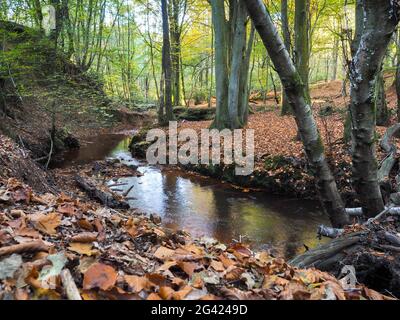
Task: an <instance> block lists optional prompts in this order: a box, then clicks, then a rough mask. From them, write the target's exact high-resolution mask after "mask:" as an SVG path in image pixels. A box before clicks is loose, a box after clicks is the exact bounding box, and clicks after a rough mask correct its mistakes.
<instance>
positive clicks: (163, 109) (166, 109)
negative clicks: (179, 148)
mask: <svg viewBox="0 0 400 320" xmlns="http://www.w3.org/2000/svg"><path fill="white" fill-rule="evenodd" d="M161 11H162V21H163V48H162V81H161V82H162V84H163V86H162V88H161V90H162V94H161V95H160V100H162V101H160V107H159V113H158V118H159V119H158V121H159V122H160V124H165V123H167V122H168V121H172V120H174V114H173V112H172V66H171V42H170V36H169V31H170V30H169V21H168V5H167V0H161Z"/></svg>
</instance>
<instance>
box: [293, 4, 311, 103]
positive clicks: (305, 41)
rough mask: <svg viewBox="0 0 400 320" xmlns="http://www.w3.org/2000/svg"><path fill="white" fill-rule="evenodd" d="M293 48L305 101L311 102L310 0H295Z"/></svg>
mask: <svg viewBox="0 0 400 320" xmlns="http://www.w3.org/2000/svg"><path fill="white" fill-rule="evenodd" d="M294 21H295V25H294V32H295V48H294V51H295V52H294V58H295V62H296V68H297V70H298V72H299V75H300V77H301V80H302V81H303V83H304V89H305V94H306V99H307V103H309V104H311V97H310V88H309V73H310V66H309V64H310V35H309V29H310V0H296V1H295V18H294Z"/></svg>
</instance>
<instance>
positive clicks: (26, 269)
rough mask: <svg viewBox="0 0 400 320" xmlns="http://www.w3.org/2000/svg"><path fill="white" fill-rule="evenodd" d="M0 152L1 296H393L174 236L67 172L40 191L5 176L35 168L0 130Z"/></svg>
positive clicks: (91, 177)
mask: <svg viewBox="0 0 400 320" xmlns="http://www.w3.org/2000/svg"><path fill="white" fill-rule="evenodd" d="M0 155H1V159H3V160H4V161H3V163H2V171H1V172H0V299H17V300H27V299H78V298H82V299H84V300H97V299H113V300H115V299H124V300H127V299H128V300H129V299H135V300H137V299H146V300H162V299H163V300H183V299H203V300H206V299H210V300H217V299H281V300H287V299H332V300H335V299H340V300H344V299H355V300H360V299H361V300H364V299H377V300H382V299H392V298H391V297H389V296H386V295H382V294H380V293H378V292H377V291H374V290H371V289H368V288H366V287H365V286H363V285H360V284H356V285H354V286H353V287H349V286H348V285H346V283H347V282H346V281H344V280H343V281H339V280H337V279H336V278H335V277H333V276H332V275H330V274H328V273H325V272H321V271H319V270H316V269H314V268H310V269H299V268H294V267H292V266H290V265H289V264H288V263H287V262H285V261H284V260H283V259H281V258H277V257H273V256H271V255H270V254H269V253H267V252H253V251H252V250H251V249H250V248H249V247H248V246H247V245H244V244H241V243H237V242H234V243H231V244H222V243H219V242H218V241H216V240H214V239H211V238H206V237H203V238H201V239H194V238H192V237H191V236H190V235H189V234H187V233H185V232H183V231H177V232H176V231H175V232H172V231H171V230H168V229H166V228H163V227H161V226H160V222H161V219H160V218H159V217H158V216H156V215H152V216H150V217H146V216H144V215H142V214H141V213H140V212H137V211H135V210H130V209H124V210H118V209H110V208H108V207H105V206H103V205H101V204H99V203H98V202H96V201H93V200H92V199H91V198H89V197H88V195H87V194H86V192H83V191H82V190H80V189H79V188H77V187H76V185H75V186H74V185H73V183H72V181H69V184H68V183H65V182H66V181H65V179H69V178H68V177H58V179H60V180H58V179H55V181H56V183H55V184H54V185H48V184H46V182H45V181H48V180H49V178H50V177H49V175H51V173H46V172H44V171H41V176H40V177H38V178H37V179H38V181H40V183H43V186H42V187H45V186H46V185H47V189H48V191H47V192H36V191H34V190H33V189H32V188H33V186H29V185H27V184H24V183H23V182H21V181H20V180H19V179H18V178H15V177H13V175H14V163H15V162H18V163H21V166H20V168H19V171H20V172H19V176H21V175H25V176H27V175H30V174H31V170H32V169H34V170H35V171H36V169H37V170H40V169H39V168H34V167H35V166H36V165H35V164H34V163H33V162H32V160H31V159H30V157H29V152H28V151H27V150H25V149H23V148H21V147H18V146H17V145H16V144H15V143H14V142H12V141H11V140H10V139H8V138H5V137H3V136H0ZM24 170H25V172H21V171H24ZM26 170H29V171H26ZM135 170H136V169H132V168H128V167H123V166H122V167H121V166H120V165H115V163H109V162H100V163H97V164H96V165H93V164H91V165H88V166H86V167H83V168H81V170H79V171H77V174H79V175H81V176H83V177H84V178H85V179H87V181H92V182H93V183H94V184H95V185H96V186H97V188H98V189H99V190H103V191H105V192H106V191H107V190H106V187H105V186H104V185H103V183H104V181H106V180H107V178H108V179H109V178H110V177H111V176H117V175H119V174H131V175H135V174H138V173H137V172H135ZM57 180H58V182H59V183H57ZM32 183H34V180H32ZM108 191H110V190H108ZM113 196H114V197H115V198H116V199H117V200H118V196H116V195H113ZM349 232H352V230H349Z"/></svg>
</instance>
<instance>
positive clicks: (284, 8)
mask: <svg viewBox="0 0 400 320" xmlns="http://www.w3.org/2000/svg"><path fill="white" fill-rule="evenodd" d="M281 17H282V18H281V19H282V34H283V42H284V43H285V47H286V50H288V52H289V55H290V51H291V49H290V47H291V44H290V31H289V17H288V0H282V1H281ZM281 112H282V115H283V116H284V115H288V114H292V109H291V107H290V103H289V101H288V99H287V97H286V94H285V90H284V89H283V85H282V111H281Z"/></svg>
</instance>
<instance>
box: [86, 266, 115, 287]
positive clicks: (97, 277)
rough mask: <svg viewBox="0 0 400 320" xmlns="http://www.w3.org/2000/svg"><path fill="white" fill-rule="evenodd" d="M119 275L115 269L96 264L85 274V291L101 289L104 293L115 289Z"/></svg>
mask: <svg viewBox="0 0 400 320" xmlns="http://www.w3.org/2000/svg"><path fill="white" fill-rule="evenodd" d="M117 277H118V274H117V272H116V271H115V270H114V268H113V267H111V266H108V265H106V264H102V263H95V264H93V265H91V266H90V268H89V269H88V270H87V271H86V272H85V274H84V277H83V289H85V290H90V289H93V288H100V289H102V290H104V291H107V290H110V289H111V288H113V287H114V285H115V282H116V281H117Z"/></svg>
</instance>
